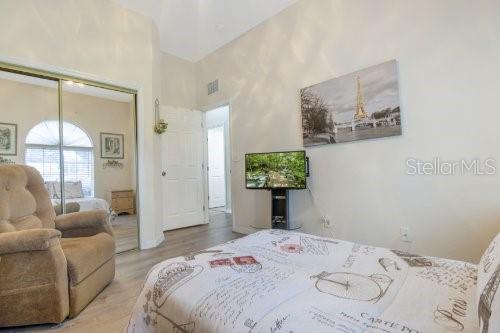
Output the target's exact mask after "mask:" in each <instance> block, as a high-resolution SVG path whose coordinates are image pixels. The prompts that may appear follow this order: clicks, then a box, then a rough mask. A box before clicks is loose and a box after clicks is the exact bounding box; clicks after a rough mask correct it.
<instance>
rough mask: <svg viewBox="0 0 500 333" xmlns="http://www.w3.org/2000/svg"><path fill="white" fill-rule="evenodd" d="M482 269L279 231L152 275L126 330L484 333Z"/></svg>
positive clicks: (172, 262) (169, 263)
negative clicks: (479, 297)
mask: <svg viewBox="0 0 500 333" xmlns="http://www.w3.org/2000/svg"><path fill="white" fill-rule="evenodd" d="M475 288H476V266H475V265H472V264H468V263H464V262H459V261H452V260H446V259H439V258H432V257H422V256H418V255H412V254H408V253H404V252H400V251H394V250H388V249H384V248H377V247H372V246H365V245H361V244H355V243H350V242H345V241H340V240H336V239H332V238H321V237H317V236H312V235H308V234H303V233H298V232H289V231H281V230H269V231H261V232H258V233H255V234H252V235H249V236H247V237H244V238H241V239H238V240H234V241H231V242H228V243H225V244H222V245H220V246H216V247H213V248H210V249H207V250H204V251H200V252H198V253H192V254H190V255H188V256H186V257H178V258H174V259H169V260H166V261H164V262H162V263H160V264H158V265H156V266H155V267H153V268H152V269H151V271H150V272H149V274H148V277H147V280H146V282H145V285H144V288H143V290H142V292H141V294H140V296H139V298H138V300H137V303H136V305H135V307H134V310H133V313H132V315H131V318H130V322H129V325H128V328H127V331H128V332H270V333H278V332H308V333H313V332H349V333H350V332H404V333H418V332H478V319H477V306H476V305H475Z"/></svg>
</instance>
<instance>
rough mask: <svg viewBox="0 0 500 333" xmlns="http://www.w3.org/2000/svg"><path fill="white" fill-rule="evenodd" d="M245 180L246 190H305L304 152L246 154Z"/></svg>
mask: <svg viewBox="0 0 500 333" xmlns="http://www.w3.org/2000/svg"><path fill="white" fill-rule="evenodd" d="M245 178H246V188H248V189H305V188H306V152H305V151H303V150H302V151H287V152H278V153H257V154H246V155H245Z"/></svg>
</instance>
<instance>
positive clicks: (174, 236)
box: [0, 212, 243, 333]
mask: <svg viewBox="0 0 500 333" xmlns="http://www.w3.org/2000/svg"><path fill="white" fill-rule="evenodd" d="M210 220H211V222H210V224H208V225H203V226H196V227H191V228H185V229H179V230H173V231H168V232H166V233H165V238H166V241H165V242H164V243H163V244H161V245H160V246H158V247H156V248H154V249H150V250H144V251H136V250H134V251H129V252H125V253H122V254H118V255H117V256H116V277H115V280H114V281H113V282H112V283H111V284H110V285H109V286H108V287H106V289H104V291H103V292H102V293H101V294H100V295H99V296H97V298H96V299H95V300H94V301H92V303H90V305H89V306H87V308H85V310H83V311H82V312H81V313H80V315H78V317H76V318H74V319H70V320H66V321H64V322H63V323H62V324H60V325H37V326H29V327H22V328H17V329H10V330H4V331H7V332H9V331H13V332H20V331H27V330H29V331H38V332H85V333H94V332H106V333H111V332H123V329H124V328H125V327H126V326H127V323H128V319H129V315H130V313H131V311H132V307H133V306H134V304H135V301H136V299H137V297H138V296H139V293H140V291H141V288H142V284H143V282H144V279H145V277H146V274H147V272H148V271H149V269H150V268H151V267H153V266H154V265H155V264H157V263H159V262H161V261H163V260H165V259H168V258H173V257H177V256H181V255H184V254H188V253H191V252H195V251H199V250H202V249H205V248H207V247H211V246H215V245H217V244H220V243H223V242H226V241H229V240H232V239H235V238H239V237H242V236H243V235H241V234H238V233H235V232H233V231H232V228H231V217H230V215H228V214H225V213H220V212H214V213H212V214H210ZM47 301H50V300H47ZM0 330H1V329H0ZM2 332H3V331H2Z"/></svg>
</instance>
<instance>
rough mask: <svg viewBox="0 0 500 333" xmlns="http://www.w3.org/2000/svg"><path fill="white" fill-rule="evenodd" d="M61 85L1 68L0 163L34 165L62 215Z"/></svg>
mask: <svg viewBox="0 0 500 333" xmlns="http://www.w3.org/2000/svg"><path fill="white" fill-rule="evenodd" d="M58 84H59V82H58V80H51V79H42V78H39V77H35V76H30V75H25V74H18V73H13V72H8V71H3V70H0V164H26V165H30V166H32V167H35V168H36V169H37V170H38V171H39V172H40V174H41V175H42V177H43V179H44V182H45V186H46V187H47V190H48V192H49V195H50V199H51V200H52V204H53V205H54V208H55V210H56V213H57V214H61V212H62V209H61V197H62V195H61V186H62V184H61V177H60V174H61V173H60V171H61V170H60V159H59V156H60V145H59V143H60V140H59V137H60V136H59V93H58Z"/></svg>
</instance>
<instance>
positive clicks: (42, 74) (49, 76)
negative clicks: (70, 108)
mask: <svg viewBox="0 0 500 333" xmlns="http://www.w3.org/2000/svg"><path fill="white" fill-rule="evenodd" d="M0 71H5V72H10V73H14V74H19V75H26V76H32V77H37V78H40V79H45V80H50V81H54V82H57V84H58V89H57V90H58V122H59V170H60V174H59V177H60V180H61V193H62V195H61V207H62V213H63V214H65V213H66V204H65V203H66V196H65V195H64V147H63V109H64V107H63V82H64V81H71V82H74V83H76V84H79V83H81V84H84V85H87V86H92V87H97V88H102V89H108V90H113V91H117V92H122V93H127V94H131V95H132V96H133V106H134V107H133V120H134V129H133V139H134V145H135V149H134V157H133V160H134V163H135V192H136V193H135V196H136V205H135V206H136V207H135V209H136V216H137V242H138V244H139V248H142V247H141V228H140V224H141V221H140V220H141V218H140V217H141V212H140V200H141V196H140V195H139V193H140V191H139V165H138V162H139V158H138V146H137V144H138V129H137V107H138V104H137V95H138V91H137V90H136V89H131V88H127V87H123V86H120V85H115V84H109V83H104V82H100V81H97V80H92V79H86V78H84V77H82V76H73V75H67V74H63V73H58V72H52V71H47V70H42V69H37V68H33V67H27V66H22V65H17V64H13V63H8V62H4V61H1V60H0Z"/></svg>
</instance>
